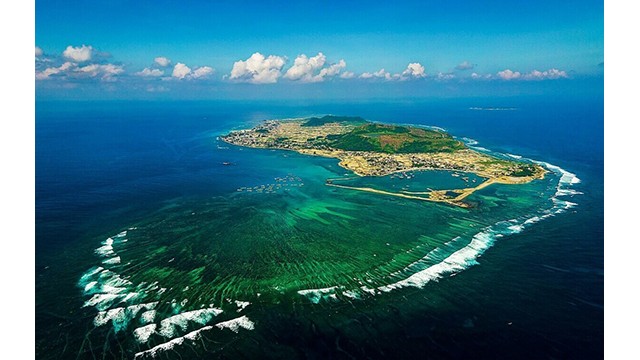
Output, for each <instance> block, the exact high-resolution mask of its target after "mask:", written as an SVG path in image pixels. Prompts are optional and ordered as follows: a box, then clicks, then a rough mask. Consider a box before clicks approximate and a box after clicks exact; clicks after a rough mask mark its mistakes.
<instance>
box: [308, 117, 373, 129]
mask: <svg viewBox="0 0 640 360" xmlns="http://www.w3.org/2000/svg"><path fill="white" fill-rule="evenodd" d="M329 123H341V124H350V125H359V124H365V123H367V120H365V119H363V118H361V117H359V116H334V115H326V116H323V117H321V118H318V117H312V118H309V119H307V121H305V122H304V123H303V124H302V125H301V126H322V125H324V124H329Z"/></svg>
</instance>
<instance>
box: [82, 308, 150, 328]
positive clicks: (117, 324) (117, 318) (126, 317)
mask: <svg viewBox="0 0 640 360" xmlns="http://www.w3.org/2000/svg"><path fill="white" fill-rule="evenodd" d="M156 304H157V303H148V304H136V305H131V306H127V307H117V308H113V309H109V310H106V311H100V312H98V314H97V315H96V317H95V318H94V319H93V324H94V325H95V326H96V327H98V326H102V325H105V324H106V323H108V322H109V321H111V323H112V324H113V328H114V330H115V331H116V332H118V331H121V330H124V329H126V328H127V326H128V325H129V322H131V320H133V319H134V318H135V317H136V315H138V313H139V312H140V310H143V309H148V310H149V309H153V308H155V306H156Z"/></svg>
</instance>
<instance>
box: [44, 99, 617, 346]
mask: <svg viewBox="0 0 640 360" xmlns="http://www.w3.org/2000/svg"><path fill="white" fill-rule="evenodd" d="M602 100H603V99H602V98H601V97H600V98H597V97H596V98H584V97H583V98H576V97H570V96H565V97H552V98H549V97H542V96H531V97H515V96H514V97H503V98H489V97H486V98H466V99H413V100H411V99H409V100H403V101H395V100H380V101H373V100H372V101H362V102H340V101H333V102H330V101H326V102H320V101H313V102H308V101H289V102H287V103H282V102H274V101H265V102H242V101H192V102H188V101H183V102H159V101H158V102H135V101H129V102H125V101H123V102H118V101H104V102H36V159H35V160H36V204H35V209H36V254H35V255H36V263H35V265H36V269H35V276H36V278H35V286H36V291H35V295H36V299H35V300H36V309H35V313H36V323H35V331H36V343H35V346H36V349H35V350H36V357H37V358H39V359H68V358H72V359H76V358H81V359H84V358H139V359H144V358H153V357H159V358H163V359H174V358H176V359H180V358H181V359H200V358H223V359H236V358H250V359H253V358H260V359H263V358H270V359H281V358H286V359H297V358H300V359H327V358H334V359H343V358H345V359H346V358H352V359H353V358H355V359H360V358H410V357H411V358H432V359H467V358H490V359H512V358H536V359H539V358H580V359H585V358H602V357H603V356H604V343H603V338H604V186H603V184H604V137H603V131H604V104H603V101H602ZM323 114H335V115H352V116H362V117H364V118H366V119H368V120H372V121H379V122H388V123H401V124H418V125H429V126H436V127H440V128H443V129H445V130H446V131H447V132H449V133H450V134H452V135H453V136H455V137H457V138H459V139H461V140H463V141H465V142H466V143H467V145H468V146H470V147H472V148H475V149H477V150H478V151H482V152H487V153H489V154H492V155H494V156H499V157H504V158H510V159H521V160H523V161H535V162H538V163H540V164H543V165H544V166H546V167H547V169H548V170H549V173H548V174H547V176H545V179H544V180H539V181H534V182H532V183H530V184H526V185H491V186H489V187H487V188H485V189H483V190H481V191H478V192H477V193H475V194H473V195H472V196H470V197H469V201H471V202H472V203H473V204H474V207H473V208H472V209H470V210H467V209H460V208H454V207H450V206H447V205H443V204H436V203H430V202H417V201H413V200H409V199H400V198H395V197H388V196H384V195H379V194H371V193H363V192H353V191H349V190H345V189H338V188H332V187H327V186H325V180H326V179H329V178H338V177H349V176H350V174H349V172H348V171H347V170H345V169H343V168H341V167H339V166H338V165H337V162H338V161H337V160H334V159H327V158H319V157H308V156H303V155H300V154H297V153H293V152H287V151H275V150H262V149H248V148H240V147H236V146H233V145H230V144H226V143H224V142H222V141H221V140H220V139H219V136H221V135H223V134H226V133H228V132H229V131H231V130H235V129H242V128H248V127H252V126H254V125H256V124H258V123H259V122H260V121H262V120H265V119H278V118H297V117H307V116H314V115H323ZM474 180H475V179H474ZM478 180H479V179H478ZM349 181H351V182H352V184H353V185H358V186H363V185H366V186H373V187H377V188H385V189H396V190H397V189H411V190H414V189H416V190H418V189H421V188H426V187H431V188H443V189H447V188H452V187H453V186H457V187H460V186H462V180H460V177H455V176H451V174H450V173H448V172H444V171H442V172H440V171H438V172H422V173H413V174H410V178H406V177H402V178H400V177H393V178H391V177H388V178H357V179H353V180H349Z"/></svg>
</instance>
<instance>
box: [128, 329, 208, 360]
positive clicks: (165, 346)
mask: <svg viewBox="0 0 640 360" xmlns="http://www.w3.org/2000/svg"><path fill="white" fill-rule="evenodd" d="M211 329H213V327H212V326H204V327H202V328H200V329H198V330H194V331H192V332H190V333H188V334H186V335H184V336H180V337H177V338H175V339H171V340H169V341H167V342H165V343H162V344H160V345H157V346H154V347H153V348H151V349H149V350H145V351H141V352H139V353H136V354H135V355H134V359H137V358H138V357H142V356H147V355H150V356H151V357H156V355H157V354H158V352H160V351H167V350H171V349H173V348H174V347H175V346H177V345H182V343H184V341H185V340H191V341H196V340H198V339H199V338H200V333H201V332H203V331H208V330H211Z"/></svg>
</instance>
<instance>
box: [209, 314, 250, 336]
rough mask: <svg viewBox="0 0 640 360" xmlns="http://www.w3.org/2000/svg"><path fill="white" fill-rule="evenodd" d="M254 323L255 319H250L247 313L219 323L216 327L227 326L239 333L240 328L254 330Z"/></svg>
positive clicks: (222, 327) (223, 327)
mask: <svg viewBox="0 0 640 360" xmlns="http://www.w3.org/2000/svg"><path fill="white" fill-rule="evenodd" d="M254 325H255V324H254V323H253V321H251V320H249V318H248V317H247V316H246V315H244V316H241V317H239V318H235V319H232V320H228V321H223V322H221V323H217V324H216V327H217V328H219V329H225V328H227V329H229V330H231V331H233V332H234V333H237V332H238V331H239V330H240V328H243V329H247V330H253V328H254Z"/></svg>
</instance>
